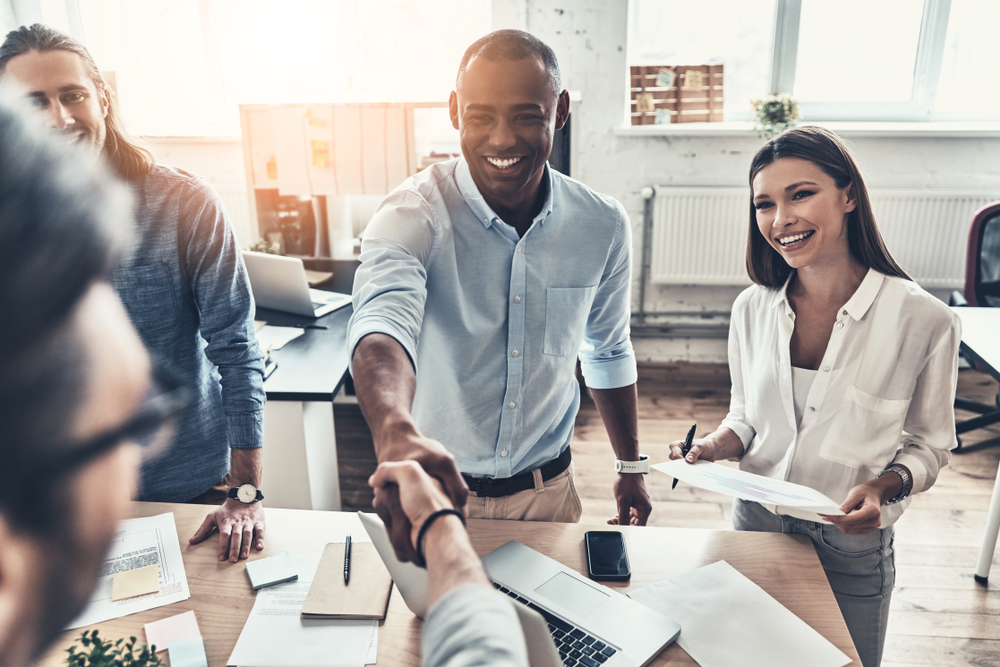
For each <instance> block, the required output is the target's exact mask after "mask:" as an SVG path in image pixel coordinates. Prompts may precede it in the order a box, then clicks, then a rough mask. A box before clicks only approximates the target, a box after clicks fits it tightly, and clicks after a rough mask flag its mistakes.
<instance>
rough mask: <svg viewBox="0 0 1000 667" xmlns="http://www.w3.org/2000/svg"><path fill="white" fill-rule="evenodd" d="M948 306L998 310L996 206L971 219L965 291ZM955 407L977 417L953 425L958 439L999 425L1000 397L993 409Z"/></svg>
mask: <svg viewBox="0 0 1000 667" xmlns="http://www.w3.org/2000/svg"><path fill="white" fill-rule="evenodd" d="M949 304H950V305H952V306H973V307H978V308H1000V202H993V203H992V204H987V205H986V206H984V207H982V208H981V209H979V210H978V211H976V213H975V214H974V215H973V216H972V227H971V228H970V229H969V247H968V254H967V255H966V260H965V289H964V291H963V292H957V291H956V292H954V293H952V295H951V299H950V300H949ZM998 336H1000V332H998ZM962 348H963V349H962V354H963V356H964V357H965V358H966V359H967V360H968V361H969V363H971V364H972V365H973V366H976V367H977V368H980V370H982V367H981V366H980V365H979V364H978V363H977V359H976V358H975V356H974V355H972V354H970V351H969V350H968V349H965V346H964V345H963V346H962ZM997 379H998V380H1000V378H997ZM955 407H956V408H959V409H961V410H967V411H969V412H976V413H978V414H979V415H980V416H978V417H973V418H972V419H966V420H964V421H960V422H955V432H956V433H957V434H959V435H961V434H962V433H967V432H968V431H971V430H973V429H977V428H983V427H985V426H990V425H992V424H996V423H998V422H1000V393H998V394H997V396H996V399H995V401H994V405H988V404H986V403H979V402H977V401H971V400H969V399H966V398H960V397H956V398H955ZM961 447H962V440H961V438H959V440H958V447H957V448H956V451H957V450H958V449H961Z"/></svg>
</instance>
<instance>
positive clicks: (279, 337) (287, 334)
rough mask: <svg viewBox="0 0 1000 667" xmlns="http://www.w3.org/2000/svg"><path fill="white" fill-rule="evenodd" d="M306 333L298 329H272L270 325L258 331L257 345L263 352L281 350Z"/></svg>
mask: <svg viewBox="0 0 1000 667" xmlns="http://www.w3.org/2000/svg"><path fill="white" fill-rule="evenodd" d="M305 332H306V331H305V329H300V328H298V327H272V326H271V325H268V326H266V327H261V328H260V329H258V330H257V343H258V344H259V345H260V349H261V350H280V349H281V348H283V347H284V346H285V345H287V344H288V343H290V342H291V341H293V340H295V339H296V338H298V337H299V336H301V335H302V334H304V333H305Z"/></svg>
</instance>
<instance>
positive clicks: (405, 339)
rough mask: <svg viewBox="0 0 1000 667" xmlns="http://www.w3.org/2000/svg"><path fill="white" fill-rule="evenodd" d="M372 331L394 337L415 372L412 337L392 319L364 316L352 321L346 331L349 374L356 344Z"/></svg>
mask: <svg viewBox="0 0 1000 667" xmlns="http://www.w3.org/2000/svg"><path fill="white" fill-rule="evenodd" d="M373 333H380V334H385V335H386V336H391V337H392V338H394V339H395V340H396V342H397V343H399V344H400V345H401V346H402V347H403V349H404V350H406V354H407V355H409V357H410V363H411V364H413V372H414V373H416V371H417V349H416V348H417V346H416V341H415V340H413V337H412V336H410V335H409V334H407V333H406V332H404V331H403V330H402V329H400V328H399V326H398V325H397V324H396V323H395V322H393V321H392V320H388V319H385V318H382V317H366V318H365V319H363V320H355V321H354V322H352V323H351V329H350V332H349V333H348V340H347V349H348V350H349V351H350V357H349V359H350V361H349V362H348V369H349V370H350V371H351V375H354V348H356V347H357V346H358V343H360V342H361V339H362V338H364V337H365V336H367V335H368V334H373Z"/></svg>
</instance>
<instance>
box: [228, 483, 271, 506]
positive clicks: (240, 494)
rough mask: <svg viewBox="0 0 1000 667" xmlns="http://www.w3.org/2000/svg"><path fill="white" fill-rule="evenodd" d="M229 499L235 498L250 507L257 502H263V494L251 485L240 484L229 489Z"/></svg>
mask: <svg viewBox="0 0 1000 667" xmlns="http://www.w3.org/2000/svg"><path fill="white" fill-rule="evenodd" d="M229 497H230V498H235V499H236V500H238V501H240V502H241V503H243V504H244V505H252V504H254V503H255V502H257V501H258V500H264V494H263V493H261V492H260V489H258V488H257V487H256V486H254V485H253V484H241V485H240V486H234V487H233V488H231V489H229Z"/></svg>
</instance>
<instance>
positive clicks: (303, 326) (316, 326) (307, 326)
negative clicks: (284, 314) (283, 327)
mask: <svg viewBox="0 0 1000 667" xmlns="http://www.w3.org/2000/svg"><path fill="white" fill-rule="evenodd" d="M292 326H293V327H295V328H296V329H326V326H325V325H323V324H293V325H292Z"/></svg>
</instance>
